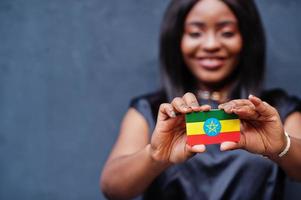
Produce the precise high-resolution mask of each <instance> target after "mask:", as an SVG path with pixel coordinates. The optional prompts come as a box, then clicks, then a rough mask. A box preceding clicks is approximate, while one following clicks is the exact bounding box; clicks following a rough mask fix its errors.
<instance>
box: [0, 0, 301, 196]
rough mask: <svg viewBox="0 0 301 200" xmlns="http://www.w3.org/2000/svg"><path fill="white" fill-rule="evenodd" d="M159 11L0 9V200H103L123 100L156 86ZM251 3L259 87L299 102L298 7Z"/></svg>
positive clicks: (80, 5) (16, 4) (125, 7)
mask: <svg viewBox="0 0 301 200" xmlns="http://www.w3.org/2000/svg"><path fill="white" fill-rule="evenodd" d="M167 2H168V1H166V0H165V1H163V0H127V1H116V0H51V1H47V0H26V1H24V0H23V1H22V0H1V1H0V199H3V200H16V199H23V200H46V199H49V200H50V199H51V200H53V199H55V200H67V199H72V200H76V199H78V200H79V199H103V198H104V197H103V195H102V194H101V192H100V191H99V186H98V180H99V175H100V171H101V169H102V167H103V165H104V162H105V160H106V158H107V156H108V154H109V152H110V149H111V147H112V145H113V143H114V141H115V139H116V137H117V135H118V129H119V124H120V121H121V119H122V116H123V115H124V113H125V112H126V110H127V108H128V103H129V100H130V99H131V98H132V97H133V96H136V95H140V94H143V93H146V92H150V91H154V90H155V89H156V88H157V87H158V86H159V83H158V82H159V77H158V74H159V73H158V62H157V54H158V51H157V48H158V44H157V43H158V32H159V25H160V21H161V18H162V14H163V11H164V9H165V7H166V5H167ZM257 2H258V4H259V8H260V11H261V12H262V16H263V21H264V24H265V26H266V29H267V35H268V45H269V48H268V66H269V67H268V74H267V86H268V87H282V88H284V89H286V90H287V91H288V92H289V93H290V94H295V95H298V96H301V91H300V84H298V83H299V79H300V78H299V75H300V72H301V68H300V65H301V60H300V52H301V38H300V36H299V35H300V34H301V24H300V22H299V21H300V18H299V17H301V14H300V12H299V10H300V8H301V2H300V1H298V0H286V1H283V0H260V1H259V0H258V1H257ZM299 188H300V187H299ZM289 189H291V188H289ZM289 194H290V196H289V197H290V199H292V197H297V196H296V195H299V196H300V195H301V193H300V189H299V191H298V190H293V189H292V191H289Z"/></svg>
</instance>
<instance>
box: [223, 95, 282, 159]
mask: <svg viewBox="0 0 301 200" xmlns="http://www.w3.org/2000/svg"><path fill="white" fill-rule="evenodd" d="M219 108H220V109H224V111H225V112H227V113H235V114H237V115H238V116H239V118H240V119H241V137H240V141H239V142H238V143H235V142H224V143H222V144H221V150H222V151H225V150H232V149H238V148H242V149H245V150H247V151H249V152H251V153H257V154H261V155H264V156H267V157H270V158H272V157H274V156H277V155H278V154H279V153H280V152H281V151H282V150H283V149H284V148H285V144H286V138H285V135H284V129H283V125H282V122H281V119H280V116H279V114H278V112H277V110H276V109H275V108H274V107H272V106H270V105H269V104H268V103H266V102H263V101H261V99H259V98H257V97H255V96H253V95H250V96H249V99H239V100H232V101H230V102H227V103H224V104H222V105H220V106H219Z"/></svg>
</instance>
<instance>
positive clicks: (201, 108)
mask: <svg viewBox="0 0 301 200" xmlns="http://www.w3.org/2000/svg"><path fill="white" fill-rule="evenodd" d="M209 110H211V106H210V105H207V104H206V105H202V106H200V109H199V111H204V112H206V111H209Z"/></svg>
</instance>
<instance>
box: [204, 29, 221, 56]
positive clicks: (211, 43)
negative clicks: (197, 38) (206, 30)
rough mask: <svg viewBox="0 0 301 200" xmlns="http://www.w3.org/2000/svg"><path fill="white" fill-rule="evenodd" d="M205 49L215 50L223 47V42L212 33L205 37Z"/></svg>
mask: <svg viewBox="0 0 301 200" xmlns="http://www.w3.org/2000/svg"><path fill="white" fill-rule="evenodd" d="M202 46H203V49H204V50H205V51H208V52H215V51H218V50H219V49H220V48H221V43H220V41H219V39H218V38H217V37H216V35H215V34H214V33H210V34H208V35H207V37H206V38H204V41H203V44H202Z"/></svg>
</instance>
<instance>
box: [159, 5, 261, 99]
mask: <svg viewBox="0 0 301 200" xmlns="http://www.w3.org/2000/svg"><path fill="white" fill-rule="evenodd" d="M199 1H200V0H172V1H171V2H170V4H169V5H168V7H167V10H166V12H165V15H164V18H163V21H162V24H161V32H160V46H159V48H160V49H159V58H160V67H161V75H162V76H161V79H162V84H163V85H162V86H163V89H164V90H165V92H166V94H167V97H168V99H172V98H174V97H176V96H182V95H183V94H184V93H185V92H196V90H197V86H196V81H195V78H194V76H193V74H192V73H191V72H190V70H189V69H188V67H187V66H186V64H185V62H184V59H183V56H182V51H181V40H182V37H183V32H184V23H185V19H186V17H187V15H188V13H189V12H190V10H191V9H192V8H193V6H194V5H195V4H196V3H198V2H199ZM222 2H224V3H225V4H226V5H227V6H228V7H229V8H230V10H231V11H232V12H233V13H234V15H235V17H236V18H237V20H238V26H239V31H240V33H241V36H242V41H243V47H242V50H241V52H240V58H239V63H238V65H237V69H236V70H234V72H233V73H236V74H235V75H236V76H235V77H236V79H237V83H238V84H237V88H235V90H234V92H235V94H237V93H241V92H244V93H245V94H248V93H252V94H259V93H260V92H261V90H262V82H263V78H264V72H265V50H266V44H265V43H266V42H265V35H264V30H263V26H262V22H261V20H260V16H259V13H258V10H257V7H256V5H255V3H254V2H253V0H222ZM232 92H233V91H232ZM234 92H233V93H234ZM233 93H232V96H233V95H234V94H233ZM240 95H241V94H240Z"/></svg>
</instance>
